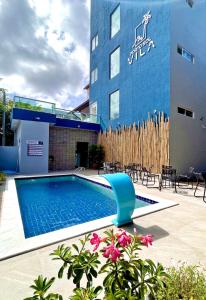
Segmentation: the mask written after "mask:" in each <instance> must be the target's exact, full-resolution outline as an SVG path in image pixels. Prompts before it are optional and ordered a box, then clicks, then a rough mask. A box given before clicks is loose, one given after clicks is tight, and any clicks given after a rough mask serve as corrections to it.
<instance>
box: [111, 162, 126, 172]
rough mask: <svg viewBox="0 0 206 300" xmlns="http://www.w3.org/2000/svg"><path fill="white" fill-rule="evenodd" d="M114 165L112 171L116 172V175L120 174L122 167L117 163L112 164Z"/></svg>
mask: <svg viewBox="0 0 206 300" xmlns="http://www.w3.org/2000/svg"><path fill="white" fill-rule="evenodd" d="M113 165H114V171H115V172H117V173H121V172H123V171H124V168H123V167H122V165H121V163H120V162H119V161H115V162H114V163H113Z"/></svg>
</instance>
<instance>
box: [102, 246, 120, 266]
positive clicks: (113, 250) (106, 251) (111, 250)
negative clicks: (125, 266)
mask: <svg viewBox="0 0 206 300" xmlns="http://www.w3.org/2000/svg"><path fill="white" fill-rule="evenodd" d="M103 256H104V257H106V258H110V259H111V260H112V262H116V261H117V259H118V258H119V257H120V256H121V253H120V251H119V249H118V248H117V247H115V246H114V244H111V245H109V246H106V247H104V248H103Z"/></svg>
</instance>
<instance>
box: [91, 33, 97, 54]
mask: <svg viewBox="0 0 206 300" xmlns="http://www.w3.org/2000/svg"><path fill="white" fill-rule="evenodd" d="M98 43H99V38H98V34H96V35H95V36H94V37H93V39H92V51H94V50H95V49H96V48H97V46H98Z"/></svg>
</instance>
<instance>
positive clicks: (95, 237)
mask: <svg viewBox="0 0 206 300" xmlns="http://www.w3.org/2000/svg"><path fill="white" fill-rule="evenodd" d="M100 242H101V238H100V237H99V236H98V234H96V233H93V238H91V240H90V243H91V244H92V245H95V247H94V249H93V251H96V250H97V248H98V247H99V244H100Z"/></svg>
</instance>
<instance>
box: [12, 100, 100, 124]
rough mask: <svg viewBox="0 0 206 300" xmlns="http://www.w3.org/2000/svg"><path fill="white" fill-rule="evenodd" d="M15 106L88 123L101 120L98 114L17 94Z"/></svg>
mask: <svg viewBox="0 0 206 300" xmlns="http://www.w3.org/2000/svg"><path fill="white" fill-rule="evenodd" d="M14 107H16V108H22V109H28V110H32V111H39V112H45V113H50V114H55V115H56V117H57V118H61V119H68V120H75V121H81V122H88V123H97V124H99V122H100V121H99V117H98V116H97V115H91V114H87V113H81V112H78V111H72V110H66V109H61V108H56V105H55V104H54V103H51V102H45V101H41V100H36V99H30V98H25V97H19V96H15V97H14Z"/></svg>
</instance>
